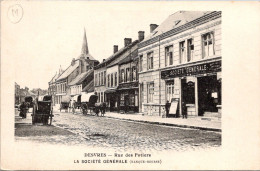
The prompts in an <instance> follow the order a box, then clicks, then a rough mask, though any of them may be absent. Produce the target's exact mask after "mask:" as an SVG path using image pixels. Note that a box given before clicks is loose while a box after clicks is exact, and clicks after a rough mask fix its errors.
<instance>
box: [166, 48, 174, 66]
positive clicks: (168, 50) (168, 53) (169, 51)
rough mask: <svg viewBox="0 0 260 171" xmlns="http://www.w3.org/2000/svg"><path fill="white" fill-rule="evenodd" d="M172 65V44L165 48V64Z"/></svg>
mask: <svg viewBox="0 0 260 171" xmlns="http://www.w3.org/2000/svg"><path fill="white" fill-rule="evenodd" d="M168 65H173V46H168V47H166V48H165V66H168Z"/></svg>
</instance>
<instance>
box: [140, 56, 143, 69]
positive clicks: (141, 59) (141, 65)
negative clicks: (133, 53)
mask: <svg viewBox="0 0 260 171" xmlns="http://www.w3.org/2000/svg"><path fill="white" fill-rule="evenodd" d="M139 71H140V72H141V71H143V55H141V56H140V62H139Z"/></svg>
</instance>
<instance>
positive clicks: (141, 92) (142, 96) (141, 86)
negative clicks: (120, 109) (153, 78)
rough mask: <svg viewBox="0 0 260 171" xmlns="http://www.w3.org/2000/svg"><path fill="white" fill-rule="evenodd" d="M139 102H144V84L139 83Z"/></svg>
mask: <svg viewBox="0 0 260 171" xmlns="http://www.w3.org/2000/svg"><path fill="white" fill-rule="evenodd" d="M140 96H141V97H140V101H141V102H144V84H143V83H141V84H140Z"/></svg>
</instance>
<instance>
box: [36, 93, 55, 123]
mask: <svg viewBox="0 0 260 171" xmlns="http://www.w3.org/2000/svg"><path fill="white" fill-rule="evenodd" d="M53 116H54V115H53V106H52V96H51V95H47V96H44V98H43V100H42V101H38V100H36V101H35V103H34V104H33V113H32V124H33V125H34V124H36V123H42V124H43V125H47V124H50V125H51V123H52V117H53ZM49 119H50V122H49Z"/></svg>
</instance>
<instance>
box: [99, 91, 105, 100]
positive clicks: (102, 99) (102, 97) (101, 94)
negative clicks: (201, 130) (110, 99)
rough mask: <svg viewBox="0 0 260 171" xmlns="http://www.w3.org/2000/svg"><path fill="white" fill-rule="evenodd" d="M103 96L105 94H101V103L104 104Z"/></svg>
mask: <svg viewBox="0 0 260 171" xmlns="http://www.w3.org/2000/svg"><path fill="white" fill-rule="evenodd" d="M103 94H104V92H101V99H100V100H101V102H103V96H104V95H103Z"/></svg>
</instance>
